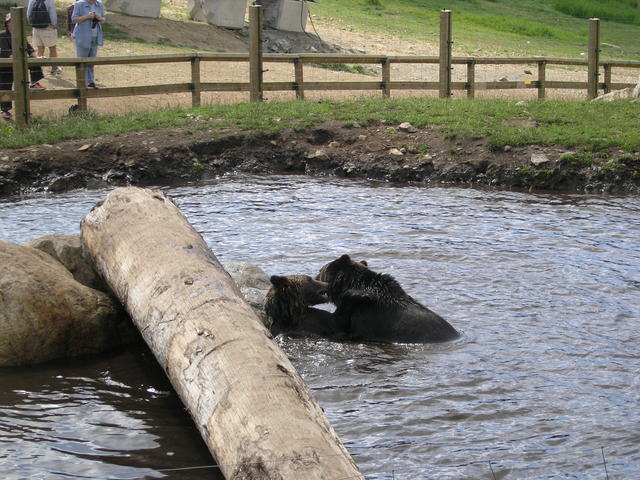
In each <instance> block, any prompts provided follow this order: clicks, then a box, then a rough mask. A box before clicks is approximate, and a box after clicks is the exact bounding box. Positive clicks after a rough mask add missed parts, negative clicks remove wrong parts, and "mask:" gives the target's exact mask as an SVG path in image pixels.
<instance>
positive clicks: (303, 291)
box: [264, 275, 345, 340]
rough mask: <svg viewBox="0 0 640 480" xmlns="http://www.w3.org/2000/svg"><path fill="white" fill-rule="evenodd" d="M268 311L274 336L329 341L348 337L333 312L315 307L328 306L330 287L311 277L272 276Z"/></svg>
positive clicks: (268, 295) (266, 308)
mask: <svg viewBox="0 0 640 480" xmlns="http://www.w3.org/2000/svg"><path fill="white" fill-rule="evenodd" d="M270 280H271V287H270V288H269V291H268V292H267V298H266V300H265V305H264V309H265V312H266V314H267V315H268V316H269V318H270V319H271V321H272V324H271V333H272V334H273V335H274V336H276V335H278V334H280V333H286V334H288V335H294V336H308V335H317V336H321V337H325V338H329V339H334V340H337V339H340V338H342V337H344V336H345V334H344V332H342V331H341V330H340V329H339V328H338V327H337V325H336V324H335V322H334V318H333V315H332V314H331V313H330V312H327V311H325V310H321V309H319V308H313V307H312V305H318V304H321V303H327V302H328V301H329V299H328V297H327V284H326V283H325V282H322V281H319V280H315V279H313V278H311V277H310V276H308V275H283V276H278V275H272V276H271V278H270Z"/></svg>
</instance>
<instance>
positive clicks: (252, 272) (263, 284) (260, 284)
mask: <svg viewBox="0 0 640 480" xmlns="http://www.w3.org/2000/svg"><path fill="white" fill-rule="evenodd" d="M223 267H224V269H225V270H226V271H227V272H228V273H229V275H231V278H233V281H234V282H236V284H237V285H238V287H239V288H240V292H242V295H243V296H244V298H245V300H246V301H247V302H248V303H249V305H251V308H253V310H254V311H255V312H256V314H257V315H258V317H260V319H262V321H264V322H265V323H266V320H267V315H266V313H265V311H264V301H265V298H266V296H267V292H268V291H269V288H270V287H271V281H270V280H269V276H268V275H267V274H266V273H265V272H264V270H262V269H261V268H260V267H257V266H255V265H253V264H251V263H248V262H229V263H225V264H224V265H223Z"/></svg>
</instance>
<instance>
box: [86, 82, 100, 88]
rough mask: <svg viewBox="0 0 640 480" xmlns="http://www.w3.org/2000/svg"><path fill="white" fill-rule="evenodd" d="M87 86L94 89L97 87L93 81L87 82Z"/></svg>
mask: <svg viewBox="0 0 640 480" xmlns="http://www.w3.org/2000/svg"><path fill="white" fill-rule="evenodd" d="M87 88H95V89H98V87H97V86H96V84H95V83H93V82H91V83H89V84H87Z"/></svg>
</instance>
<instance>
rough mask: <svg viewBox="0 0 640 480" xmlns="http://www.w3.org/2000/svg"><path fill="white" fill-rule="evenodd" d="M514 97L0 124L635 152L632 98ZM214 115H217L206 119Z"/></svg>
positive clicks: (36, 132) (639, 136)
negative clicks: (398, 137)
mask: <svg viewBox="0 0 640 480" xmlns="http://www.w3.org/2000/svg"><path fill="white" fill-rule="evenodd" d="M516 103H517V102H516V101H515V100H482V99H475V100H466V99H459V100H441V99H418V98H408V99H393V100H384V99H360V100H351V101H320V102H300V101H287V102H268V103H258V104H255V103H243V104H237V105H225V106H207V107H200V108H197V109H187V110H164V111H160V112H154V113H129V114H126V115H121V116H105V115H98V114H95V113H91V112H88V113H83V114H81V115H77V116H67V117H63V118H59V119H54V120H42V119H35V121H34V122H33V125H32V126H31V127H29V128H27V129H25V130H24V131H20V130H18V129H16V128H15V126H13V125H10V124H0V148H16V147H23V146H27V145H34V144H53V143H57V142H61V141H64V140H71V139H83V138H92V137H95V136H98V135H117V134H119V133H123V132H127V131H134V130H143V129H160V128H168V127H180V126H189V129H191V130H194V131H195V130H198V129H208V130H210V129H220V128H224V127H234V128H235V127H237V128H241V129H243V130H245V131H248V132H252V133H259V132H277V131H280V130H282V129H285V128H292V129H304V128H308V127H310V126H312V125H313V124H315V123H317V122H322V121H327V120H338V121H342V122H344V124H345V125H348V124H355V123H358V124H361V125H366V124H367V123H368V122H382V123H384V124H385V125H387V126H388V127H389V128H392V127H394V126H396V125H398V124H400V123H402V122H407V121H408V122H411V123H412V124H413V125H414V126H416V127H418V128H436V129H439V130H441V131H442V132H443V133H444V135H445V136H447V137H448V138H455V137H456V136H464V137H467V138H483V139H485V141H486V143H487V145H488V146H489V148H493V149H499V148H502V147H503V146H505V145H511V146H516V145H527V144H540V145H561V146H564V147H567V148H576V149H580V150H583V151H590V152H597V151H600V150H603V149H606V148H612V147H615V148H619V149H624V150H625V151H629V152H639V151H640V110H639V109H638V105H637V103H630V102H626V101H618V102H568V101H567V102H565V101H544V102H530V103H529V104H528V105H527V106H518V105H517V104H516ZM212 118H214V119H216V120H215V122H211V121H208V120H209V119H212ZM519 118H522V119H527V120H534V121H535V122H536V123H537V125H538V126H537V127H517V126H506V125H504V123H505V122H507V121H508V120H513V119H519ZM585 158H591V157H585Z"/></svg>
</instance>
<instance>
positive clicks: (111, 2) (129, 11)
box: [105, 0, 161, 18]
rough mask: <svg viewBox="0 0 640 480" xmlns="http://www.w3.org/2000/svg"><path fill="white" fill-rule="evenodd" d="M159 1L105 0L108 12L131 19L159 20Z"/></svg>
mask: <svg viewBox="0 0 640 480" xmlns="http://www.w3.org/2000/svg"><path fill="white" fill-rule="evenodd" d="M160 3H161V0H106V2H105V6H106V7H107V10H109V11H110V12H118V13H122V14H124V15H131V16H133V17H149V18H160Z"/></svg>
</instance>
